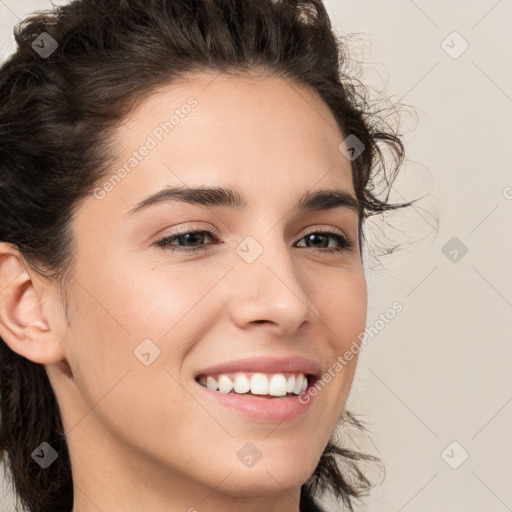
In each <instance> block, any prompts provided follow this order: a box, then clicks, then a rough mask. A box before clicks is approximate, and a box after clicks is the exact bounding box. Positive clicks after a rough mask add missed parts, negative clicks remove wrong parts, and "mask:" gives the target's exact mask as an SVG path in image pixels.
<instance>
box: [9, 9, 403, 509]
mask: <svg viewBox="0 0 512 512" xmlns="http://www.w3.org/2000/svg"><path fill="white" fill-rule="evenodd" d="M15 35H16V40H17V43H18V49H17V51H16V53H15V54H14V55H12V56H11V57H10V58H9V60H8V61H7V62H6V63H4V65H3V66H2V68H1V69H0V104H1V116H0V133H1V138H0V140H1V146H0V154H1V159H0V161H1V167H0V169H1V171H0V172H1V175H0V176H1V178H0V183H1V188H0V190H1V192H0V193H1V196H0V197H1V200H0V209H1V210H0V214H1V218H2V223H1V224H0V230H1V231H0V241H1V245H0V290H2V293H1V294H0V335H1V340H0V342H1V343H0V347H1V351H0V392H1V403H0V404H1V415H2V423H1V427H0V449H1V450H3V452H4V460H5V463H6V465H7V467H8V468H9V470H10V472H11V474H12V478H13V483H14V488H15V491H16V493H17V496H18V497H19V499H20V502H21V503H22V505H23V506H25V507H26V508H28V510H29V511H31V512H35V511H66V512H69V511H72V512H89V511H97V510H103V511H109V512H116V511H121V510H122V511H135V510H137V511H139V510H148V511H151V512H161V511H162V512H163V511H166V512H175V511H186V510H188V511H194V510H197V511H199V512H202V511H205V512H206V511H208V512H216V511H220V510H223V511H225V510H236V511H239V512H240V511H269V512H270V511H279V512H297V511H302V512H304V511H312V510H321V508H320V506H319V503H318V502H319V498H320V497H321V495H322V494H323V492H330V493H332V494H333V496H335V497H337V498H338V499H339V501H340V502H342V503H343V504H344V505H345V506H346V507H347V508H348V509H349V510H352V507H353V500H354V499H357V498H358V497H360V496H363V495H364V494H365V493H366V492H368V490H369V489H370V482H369V480H368V479H367V478H366V476H365V475H364V474H363V473H362V472H361V470H360V469H359V467H358V465H357V461H358V460H370V461H376V460H377V459H375V458H374V457H372V456H369V455H364V454H361V453H358V452H354V451H351V450H350V449H348V448H346V447H342V446H338V445H337V444H336V439H335V437H334V432H335V428H336V426H337V425H338V424H339V426H340V427H342V426H343V425H345V424H351V425H353V426H356V427H359V428H362V424H361V423H360V422H359V421H358V420H356V419H355V417H354V416H352V415H351V414H350V413H349V411H347V410H346V409H345V403H346V400H347V396H348V394H349V391H350V388H351V384H352V381H353V377H354V372H355V368H356V362H357V354H356V356H355V357H354V358H352V359H351V360H350V361H346V362H345V364H340V363H339V360H338V358H339V356H340V355H342V354H344V353H345V352H346V351H347V350H348V349H349V347H351V346H352V345H353V343H354V341H357V340H360V339H361V337H360V334H361V333H362V332H364V328H365V321H366V305H367V296H366V281H365V276H364V268H363V259H362V249H363V243H364V235H363V231H362V228H363V225H364V220H365V219H366V218H368V217H369V216H370V215H373V214H378V213H380V212H383V211H385V210H391V209H395V208H399V207H402V206H406V205H407V204H410V203H407V204H391V203H389V202H388V197H389V189H390V188H391V184H392V181H393V179H394V177H395V175H396V172H397V171H398V167H399V166H400V163H401V161H402V159H403V146H402V143H401V141H400V139H399V137H398V136H397V135H396V134H394V133H391V132H388V131H386V129H381V128H379V123H378V121H379V119H378V117H376V115H375V114H374V113H373V114H374V115H372V111H371V109H370V107H369V105H368V103H367V102H366V100H365V96H364V90H360V89H357V88H356V87H355V86H354V85H353V82H352V81H351V80H350V77H349V76H346V74H345V71H344V69H345V64H346V62H345V54H344V46H343V45H342V44H341V42H340V40H338V39H337V38H336V37H335V35H334V32H333V30H332V26H331V23H330V21H329V18H328V15H327V13H326V10H325V7H324V6H323V4H322V2H321V0H308V1H302V2H298V1H297V0H282V1H272V0H243V1H239V0H238V1H235V0H187V1H177V0H168V1H165V0H152V1H147V0H75V1H74V2H72V3H70V4H68V5H66V6H63V7H59V8H56V9H55V10H53V11H49V12H44V13H37V14H34V15H33V16H32V17H30V18H28V19H27V20H25V22H24V23H22V24H21V25H20V26H19V27H17V30H16V33H15ZM382 144H385V145H386V146H387V147H388V149H389V150H391V152H392V153H393V155H394V156H395V168H393V169H391V173H390V175H389V176H385V177H386V179H387V185H388V187H389V189H388V195H387V196H386V197H384V198H382V197H378V196H377V194H376V193H375V192H374V191H375V188H374V187H375V183H376V179H377V177H382V175H380V174H378V173H377V167H378V165H379V164H384V161H383V157H382V153H381V145H382ZM386 168H387V167H386ZM378 172H379V173H381V172H384V171H383V169H382V167H381V169H380V170H379V171H378ZM337 361H338V364H337V365H336V362H337Z"/></svg>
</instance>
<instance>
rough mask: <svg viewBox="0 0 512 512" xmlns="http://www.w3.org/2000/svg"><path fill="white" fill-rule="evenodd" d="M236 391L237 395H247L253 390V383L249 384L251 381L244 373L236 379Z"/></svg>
mask: <svg viewBox="0 0 512 512" xmlns="http://www.w3.org/2000/svg"><path fill="white" fill-rule="evenodd" d="M234 390H235V393H240V394H243V393H247V392H249V391H250V390H251V383H250V382H249V379H248V378H247V376H246V375H244V374H243V373H239V374H238V375H237V376H236V377H235V384H234Z"/></svg>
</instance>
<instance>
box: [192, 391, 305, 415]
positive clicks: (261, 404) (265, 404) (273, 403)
mask: <svg viewBox="0 0 512 512" xmlns="http://www.w3.org/2000/svg"><path fill="white" fill-rule="evenodd" d="M196 384H197V385H198V386H199V387H200V388H201V392H202V393H204V395H205V396H206V397H207V398H208V399H210V400H213V401H215V403H218V404H221V405H223V406H225V407H228V408H230V409H232V410H234V411H237V412H240V413H242V414H244V415H245V416H247V417H248V418H251V419H254V420H260V421H268V422H274V423H281V422H283V421H290V420H293V419H295V418H297V417H299V416H301V415H302V414H304V413H305V412H306V411H307V410H308V409H309V407H310V406H311V403H312V402H313V399H314V397H313V396H311V395H309V396H308V397H307V398H306V397H305V396H303V398H302V401H303V402H306V401H307V403H301V402H300V401H299V397H300V396H301V395H293V396H286V397H272V398H269V397H268V395H262V396H257V395H250V394H248V393H246V394H238V393H221V392H220V391H213V390H212V389H208V388H205V387H204V386H202V385H201V384H199V383H198V382H196ZM310 387H311V385H310V386H308V388H307V389H306V391H304V392H303V393H302V395H307V394H308V391H309V388H310Z"/></svg>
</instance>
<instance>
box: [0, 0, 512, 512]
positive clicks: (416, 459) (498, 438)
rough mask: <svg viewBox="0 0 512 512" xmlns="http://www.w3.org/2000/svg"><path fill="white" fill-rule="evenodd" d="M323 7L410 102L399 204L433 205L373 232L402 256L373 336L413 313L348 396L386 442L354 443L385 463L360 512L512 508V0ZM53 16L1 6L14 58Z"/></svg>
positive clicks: (386, 271)
mask: <svg viewBox="0 0 512 512" xmlns="http://www.w3.org/2000/svg"><path fill="white" fill-rule="evenodd" d="M54 3H55V4H64V3H67V2H64V1H60V2H59V1H57V0H54ZM325 3H326V5H327V7H328V9H329V12H330V14H331V16H332V19H333V21H334V23H335V26H336V30H337V31H338V33H340V34H346V33H354V32H357V33H360V36H359V39H358V40H357V42H354V43H353V44H354V52H353V56H354V57H355V58H358V59H363V60H364V62H365V65H364V72H365V75H364V76H365V80H366V81H367V83H369V84H372V85H374V86H375V87H376V88H380V89H382V88H383V87H385V91H384V92H385V93H386V94H387V95H389V96H391V97H392V99H394V100H401V101H402V103H404V104H406V105H409V106H410V107H408V108H406V109H404V114H403V123H404V124H403V130H402V131H407V132H408V134H407V135H406V137H405V139H406V142H407V154H408V161H407V163H406V164H405V165H404V167H403V170H402V174H401V177H400V178H399V179H398V180H397V182H396V187H395V195H394V196H393V199H395V200H402V197H404V198H407V199H411V198H413V197H418V196H420V195H424V194H428V196H427V197H426V198H425V199H423V200H422V201H420V202H419V203H418V204H417V205H416V207H415V208H413V209H409V210H408V211H407V212H402V213H400V214H395V215H393V216H390V217H389V219H387V222H386V223H385V226H384V228H385V231H384V232H383V233H381V230H382V228H383V225H382V222H380V223H379V222H373V223H372V224H371V226H369V229H370V228H371V229H370V231H369V236H372V234H374V235H375V234H376V235H377V236H378V240H380V241H381V242H382V243H392V242H393V241H397V242H400V243H402V244H404V245H402V250H401V251H399V252H395V253H394V254H392V255H391V256H387V257H381V259H380V264H378V263H379V262H378V261H377V260H376V259H373V260H372V264H371V265H368V268H367V276H368V282H369V288H370V302H369V312H368V326H371V325H375V326H377V327H380V325H381V324H377V323H376V320H377V319H378V318H379V315H380V314H382V313H385V312H386V311H387V310H388V309H389V308H390V307H391V304H392V303H393V302H395V301H398V302H400V303H401V304H402V306H403V311H401V312H400V313H399V314H397V315H396V317H395V319H394V320H392V321H390V322H389V323H387V324H385V326H384V328H378V329H377V330H378V334H377V335H375V336H373V337H369V338H368V339H369V341H368V343H367V344H366V345H365V347H364V349H363V351H362V352H361V355H360V363H359V366H358V370H357V374H356V381H355V383H354V387H353V392H352V393H351V396H350V400H349V406H350V409H351V410H353V411H354V412H356V413H358V414H359V415H360V416H361V417H362V419H364V420H365V421H366V423H367V425H368V427H369V428H370V429H371V431H372V435H371V438H362V439H356V442H357V443H358V445H359V446H360V447H361V448H362V449H363V450H365V451H369V452H372V453H374V454H377V455H380V457H381V458H382V459H383V460H384V463H385V467H386V477H385V479H384V481H383V483H382V484H381V485H379V486H377V487H376V488H375V489H374V490H373V492H372V494H371V495H370V496H369V497H368V498H367V499H366V505H361V506H360V507H358V508H357V510H368V511H371V512H402V511H404V512H413V511H414V512H431V511H436V512H445V511H446V512H462V511H464V512H473V511H474V512H476V511H479V512H480V511H481V510H485V511H486V512H502V511H505V510H511V509H512V487H511V486H510V481H511V476H512V462H511V460H512V438H511V436H510V433H511V426H512V386H511V383H512V379H511V378H510V376H509V373H510V367H511V363H512V335H511V333H512V273H511V272H510V264H511V262H512V242H511V237H510V234H509V233H510V226H511V220H512V165H511V163H510V158H509V148H510V145H511V142H510V141H511V139H512V130H511V128H510V121H509V119H510V117H511V114H512V72H511V68H512V64H511V63H512V36H511V33H510V27H511V26H512V2H511V0H476V1H472V2H465V1H462V0H451V1H449V2H446V1H440V0H435V1H432V0H431V1H430V2H427V1H426V0H415V1H413V0H393V1H386V2H383V1H382V0H381V1H379V0H360V1H355V0H352V1H348V0H326V2H325ZM50 6H51V4H50V2H49V1H46V0H38V1H34V0H17V1H13V0H3V1H2V0H0V20H1V26H0V48H1V52H2V55H1V56H0V57H4V56H6V55H8V54H9V53H10V52H11V51H12V50H13V43H14V40H13V37H12V27H13V26H14V24H15V23H16V22H17V21H18V19H19V18H22V17H24V16H25V15H26V14H28V13H29V12H31V11H34V10H36V9H43V8H49V7H50ZM453 32H457V33H456V34H453ZM466 44H467V45H468V48H467V49H466V50H465V51H464V52H463V53H461V50H463V49H464V47H465V45H466ZM507 187H510V188H507ZM507 197H508V198H510V199H508V198H507ZM393 226H394V227H395V228H396V229H393ZM384 236H386V237H387V238H383V237H384ZM453 237H456V240H452V239H453ZM371 240H373V238H371ZM446 244H448V245H446ZM453 244H455V245H453ZM462 244H463V245H464V246H465V247H466V248H467V249H468V251H467V253H466V254H464V255H462V251H461V247H463V246H462ZM443 249H444V252H443ZM454 251H455V252H454ZM445 253H446V255H445ZM454 259H455V260H456V261H452V260H454ZM453 442H455V443H457V444H455V445H454V444H452V443H453ZM466 453H467V456H468V457H467V459H466V460H465V461H464V462H462V461H463V458H464V456H465V454H466ZM461 462H462V463H461ZM457 466H458V467H457ZM454 468H456V469H454ZM377 476H379V475H377ZM380 480H382V478H380ZM4 493H6V494H5V496H4V498H3V501H4V503H3V504H2V506H1V507H0V508H1V510H2V511H4V510H5V511H6V512H8V511H9V510H10V508H9V501H10V499H9V493H8V491H7V489H6V488H4V490H3V491H2V490H1V488H0V497H1V496H3V495H4ZM332 510H335V508H334V507H332Z"/></svg>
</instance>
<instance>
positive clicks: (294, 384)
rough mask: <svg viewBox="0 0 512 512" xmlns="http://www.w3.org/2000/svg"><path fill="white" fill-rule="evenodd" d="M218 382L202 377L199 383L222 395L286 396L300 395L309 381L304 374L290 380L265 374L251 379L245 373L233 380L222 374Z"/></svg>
mask: <svg viewBox="0 0 512 512" xmlns="http://www.w3.org/2000/svg"><path fill="white" fill-rule="evenodd" d="M217 377H218V380H217V379H216V378H215V377H212V376H208V377H205V376H201V378H200V379H199V383H200V384H201V385H202V386H204V387H207V388H208V389H211V390H213V391H220V392H221V393H230V392H234V393H239V394H244V393H249V392H250V393H251V394H253V395H270V396H285V395H286V394H287V393H293V394H294V395H299V394H300V393H303V392H304V391H305V390H306V388H307V387H308V380H307V378H306V376H305V375H304V374H303V373H299V374H298V375H290V376H289V377H288V378H286V377H285V375H284V374H282V373H276V374H273V375H271V376H270V379H269V377H268V376H267V375H265V374H264V373H253V374H252V376H251V377H250V378H249V377H248V376H247V375H245V374H244V373H237V374H236V375H235V376H234V378H233V379H231V378H230V377H229V376H228V375H225V374H220V375H218V376H217Z"/></svg>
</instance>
